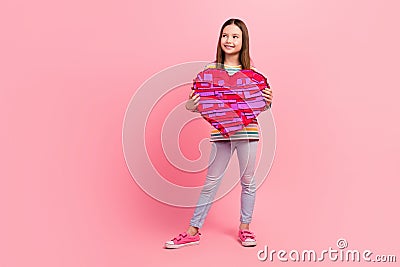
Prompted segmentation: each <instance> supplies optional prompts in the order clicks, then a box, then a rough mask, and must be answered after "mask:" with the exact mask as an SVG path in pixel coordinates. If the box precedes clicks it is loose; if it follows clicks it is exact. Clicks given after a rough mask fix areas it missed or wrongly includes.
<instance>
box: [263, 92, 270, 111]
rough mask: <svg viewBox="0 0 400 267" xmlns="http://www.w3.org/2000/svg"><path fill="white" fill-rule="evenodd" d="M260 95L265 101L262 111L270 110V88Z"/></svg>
mask: <svg viewBox="0 0 400 267" xmlns="http://www.w3.org/2000/svg"><path fill="white" fill-rule="evenodd" d="M261 93H262V96H263V97H264V99H265V102H266V103H267V105H266V106H265V109H264V110H267V109H270V108H271V107H272V90H271V88H265V89H264V90H262V91H261Z"/></svg>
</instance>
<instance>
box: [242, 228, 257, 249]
mask: <svg viewBox="0 0 400 267" xmlns="http://www.w3.org/2000/svg"><path fill="white" fill-rule="evenodd" d="M239 241H240V242H241V243H242V246H244V247H254V246H255V245H257V241H256V236H255V235H254V233H253V232H251V231H249V230H244V229H243V230H242V229H239Z"/></svg>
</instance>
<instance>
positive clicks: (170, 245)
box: [165, 241, 200, 248]
mask: <svg viewBox="0 0 400 267" xmlns="http://www.w3.org/2000/svg"><path fill="white" fill-rule="evenodd" d="M198 244H200V241H195V242H190V243H185V244H179V245H175V244H168V243H165V248H181V247H186V246H193V245H198Z"/></svg>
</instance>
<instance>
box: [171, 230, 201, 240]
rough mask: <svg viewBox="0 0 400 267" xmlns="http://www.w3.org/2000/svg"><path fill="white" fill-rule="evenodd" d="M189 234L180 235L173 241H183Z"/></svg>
mask: <svg viewBox="0 0 400 267" xmlns="http://www.w3.org/2000/svg"><path fill="white" fill-rule="evenodd" d="M197 234H198V235H201V234H200V232H197ZM187 236H188V234H187V233H180V234H179V235H178V236H177V237H175V238H174V239H172V241H174V240H176V241H181V239H182V238H185V237H187Z"/></svg>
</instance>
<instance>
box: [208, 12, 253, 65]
mask: <svg viewBox="0 0 400 267" xmlns="http://www.w3.org/2000/svg"><path fill="white" fill-rule="evenodd" d="M231 24H234V25H236V26H238V27H239V29H240V30H241V31H242V49H241V50H240V54H239V61H240V64H241V65H242V69H250V65H251V59H250V52H249V32H248V30H247V27H246V24H245V23H244V22H243V21H242V20H240V19H235V18H231V19H228V20H227V21H225V23H224V24H223V25H222V27H221V31H220V33H219V38H218V44H217V56H216V59H215V62H216V65H217V67H218V68H224V61H225V52H224V51H223V50H222V48H221V38H222V32H223V30H224V28H225V27H226V26H228V25H231Z"/></svg>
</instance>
